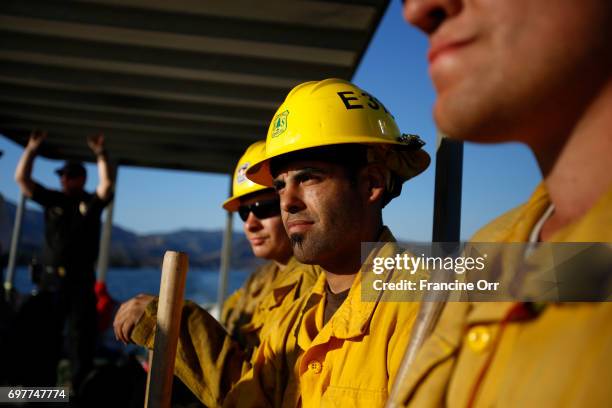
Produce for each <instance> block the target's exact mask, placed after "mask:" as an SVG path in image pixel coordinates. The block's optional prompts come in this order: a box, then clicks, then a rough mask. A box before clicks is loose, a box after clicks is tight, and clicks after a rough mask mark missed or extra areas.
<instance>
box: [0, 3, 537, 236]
mask: <svg viewBox="0 0 612 408" xmlns="http://www.w3.org/2000/svg"><path fill="white" fill-rule="evenodd" d="M400 3H401V2H400V1H399V0H392V3H391V6H390V7H389V10H388V11H387V13H386V15H385V16H384V18H383V20H382V23H381V25H380V26H379V28H378V30H377V32H376V34H375V36H374V38H373V40H372V42H371V44H370V47H369V48H368V50H367V52H366V54H365V55H364V58H363V60H362V62H361V64H360V66H359V68H358V70H357V72H356V75H355V77H354V78H353V81H354V82H355V83H356V84H357V85H358V86H360V87H362V88H364V89H366V90H367V91H368V92H369V93H371V94H373V95H375V96H376V97H377V98H378V99H379V100H381V101H382V102H383V103H384V104H385V106H386V107H387V108H388V109H389V110H390V111H391V112H392V113H393V114H394V116H395V118H396V119H397V121H398V124H399V126H400V129H402V131H404V132H407V133H416V134H419V135H420V136H421V137H422V138H423V139H424V140H425V141H426V142H427V145H426V146H425V149H426V150H427V151H428V152H429V153H430V154H431V155H432V157H433V156H434V154H435V141H436V127H435V124H434V122H433V119H432V114H431V110H432V105H433V102H434V98H435V93H434V91H433V87H432V84H431V81H430V79H429V77H428V74H427V61H426V58H425V56H426V52H427V48H428V44H427V39H426V38H425V36H424V35H423V34H421V33H420V32H418V31H417V30H416V29H414V28H412V27H410V26H408V25H407V24H406V23H405V22H404V21H403V19H402V16H401V10H400V8H401V6H400ZM313 79H321V78H313ZM84 136H85V135H84ZM264 136H265V135H262V138H263V137H264ZM50 137H52V135H50ZM0 150H3V151H4V156H3V157H2V158H0V192H1V193H2V194H3V195H4V196H5V198H6V199H8V200H11V201H16V200H17V197H18V193H19V192H18V189H17V186H16V184H15V183H14V181H13V172H14V169H15V165H16V164H17V161H18V159H19V156H20V154H21V152H22V148H21V147H20V146H18V145H16V144H14V143H13V142H12V141H10V140H8V139H7V138H5V137H3V136H2V137H0ZM111 154H112V152H111ZM58 166H59V162H57V161H51V160H46V159H42V158H40V159H38V160H37V161H36V164H35V168H34V173H33V175H34V178H35V179H37V180H38V181H40V182H41V183H43V184H44V185H46V186H49V187H58V186H59V183H58V179H57V177H56V176H55V175H54V174H53V170H54V169H55V168H56V167H58ZM87 169H88V172H89V180H88V183H87V188H88V189H89V190H93V189H95V185H96V182H97V173H96V169H95V166H93V165H87ZM540 179H541V175H540V172H539V170H538V168H537V166H536V163H535V160H534V158H533V156H532V154H531V153H530V151H529V150H528V149H527V148H526V147H524V146H521V145H516V144H504V145H476V144H467V145H466V146H465V156H464V174H463V197H462V201H463V207H462V228H461V236H462V238H469V237H470V236H471V235H472V234H473V233H474V232H475V231H476V230H477V229H478V228H480V227H481V226H483V225H485V224H486V223H487V222H488V221H490V220H491V219H493V218H494V217H495V216H497V215H500V214H501V213H503V212H504V211H506V210H508V209H510V208H513V207H515V206H516V205H518V204H520V203H521V202H524V201H525V200H526V199H527V198H528V197H529V195H530V194H531V192H532V191H533V190H534V188H535V186H536V185H537V184H538V183H539V181H540ZM228 186H229V176H227V175H215V174H204V173H195V172H184V171H167V170H154V169H148V168H136V167H122V168H120V169H119V177H118V183H117V194H116V197H117V199H116V205H115V223H116V224H119V225H121V226H123V227H126V228H128V229H131V230H133V231H135V232H138V233H148V232H161V231H169V230H174V229H178V228H191V229H221V228H223V225H224V219H225V217H224V211H223V210H222V209H221V203H222V202H223V200H224V199H225V198H226V197H227V194H228ZM433 186H434V163H432V166H430V168H429V169H428V170H427V171H426V172H425V173H423V174H422V175H421V176H419V177H417V178H415V179H413V180H411V181H409V182H408V183H406V184H405V185H404V189H403V192H402V195H401V196H400V197H398V198H396V199H395V200H394V201H392V202H391V203H390V204H389V205H388V206H387V208H385V210H384V214H383V216H384V221H385V223H386V224H387V225H388V226H389V227H390V228H391V230H392V231H393V232H394V234H395V235H396V236H397V237H399V238H402V239H406V240H419V241H428V240H430V239H431V230H432V214H433ZM33 206H34V204H33ZM239 223H240V220H235V221H234V228H235V229H237V230H239V229H240V224H239Z"/></svg>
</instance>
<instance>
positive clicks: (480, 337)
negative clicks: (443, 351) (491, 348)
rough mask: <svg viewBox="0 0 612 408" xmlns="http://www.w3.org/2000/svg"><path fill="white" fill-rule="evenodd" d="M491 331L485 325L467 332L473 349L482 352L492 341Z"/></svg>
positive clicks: (469, 344)
mask: <svg viewBox="0 0 612 408" xmlns="http://www.w3.org/2000/svg"><path fill="white" fill-rule="evenodd" d="M491 337H492V336H491V331H490V330H489V329H488V328H487V327H485V326H475V327H472V328H471V329H470V331H469V332H468V334H467V343H468V346H469V347H470V349H471V350H472V351H475V352H481V351H483V350H485V349H486V348H487V346H488V345H489V343H490V342H491Z"/></svg>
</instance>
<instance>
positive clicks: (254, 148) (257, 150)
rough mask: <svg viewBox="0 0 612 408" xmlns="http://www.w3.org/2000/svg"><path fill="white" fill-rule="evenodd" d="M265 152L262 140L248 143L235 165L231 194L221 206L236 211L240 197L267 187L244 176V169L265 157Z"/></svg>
mask: <svg viewBox="0 0 612 408" xmlns="http://www.w3.org/2000/svg"><path fill="white" fill-rule="evenodd" d="M265 153H266V142H265V141H264V140H260V141H257V142H255V143H253V144H252V145H250V146H249V147H248V148H247V149H246V151H245V152H244V154H243V155H242V157H241V158H240V160H238V165H236V170H235V171H234V179H233V182H232V196H231V197H230V198H228V199H227V200H225V202H224V203H223V208H225V209H226V210H227V211H238V207H239V206H240V197H244V196H246V195H247V194H251V193H254V192H256V191H261V190H266V189H268V188H269V187H266V186H262V185H260V184H256V183H254V182H252V181H251V180H249V179H248V178H247V177H246V169H247V168H248V167H249V166H250V165H251V164H253V163H255V162H257V161H261V160H262V159H263V158H265Z"/></svg>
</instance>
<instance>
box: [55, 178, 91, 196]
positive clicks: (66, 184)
mask: <svg viewBox="0 0 612 408" xmlns="http://www.w3.org/2000/svg"><path fill="white" fill-rule="evenodd" d="M60 183H61V185H62V191H63V192H64V193H66V194H68V195H75V194H79V193H81V192H83V189H84V188H85V176H74V175H70V174H66V173H64V174H62V175H61V176H60Z"/></svg>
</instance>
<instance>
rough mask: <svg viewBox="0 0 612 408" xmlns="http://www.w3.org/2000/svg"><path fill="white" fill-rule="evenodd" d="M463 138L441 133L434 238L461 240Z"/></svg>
mask: <svg viewBox="0 0 612 408" xmlns="http://www.w3.org/2000/svg"><path fill="white" fill-rule="evenodd" d="M462 180H463V142H460V141H456V140H450V139H447V138H445V137H444V136H443V135H441V134H438V149H437V152H436V187H435V193H434V218H433V234H432V241H433V242H458V241H459V240H460V233H461V183H462Z"/></svg>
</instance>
